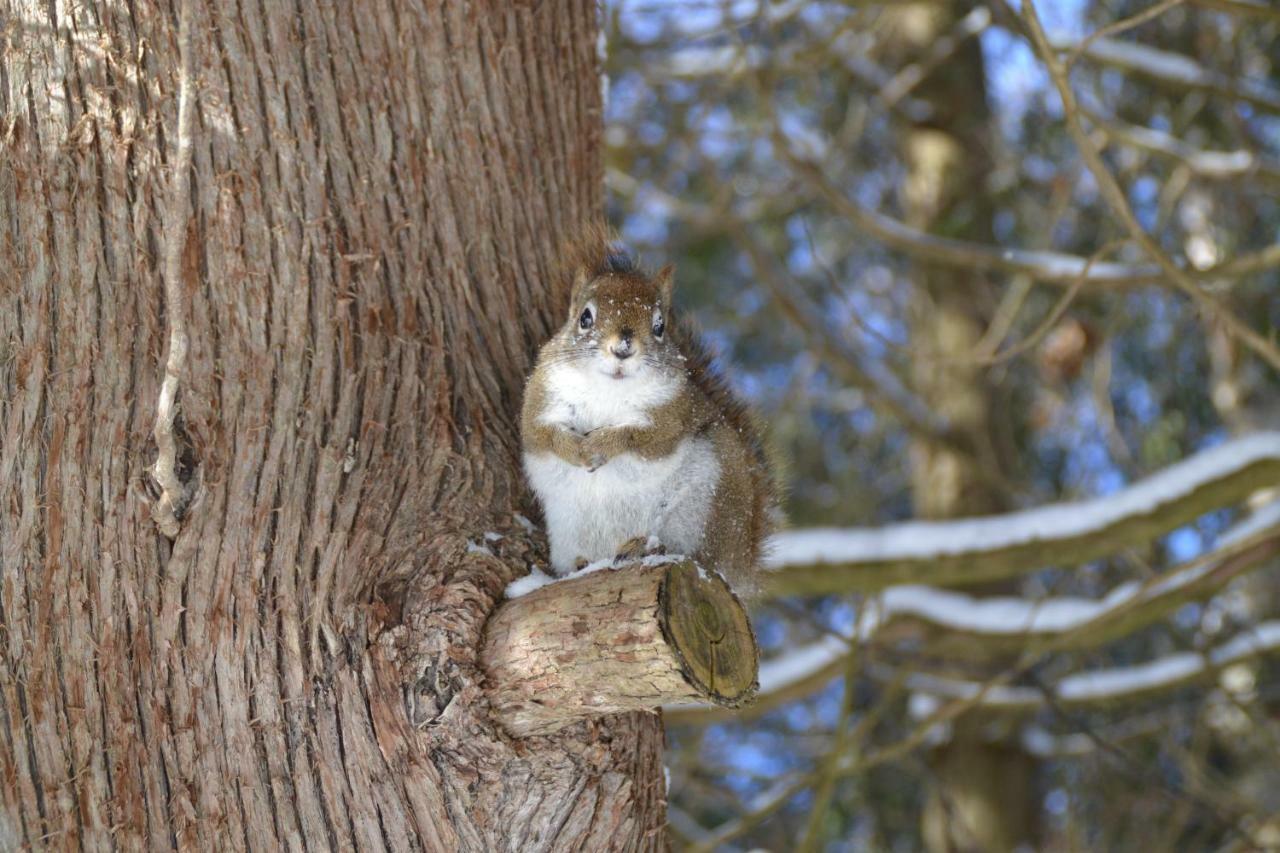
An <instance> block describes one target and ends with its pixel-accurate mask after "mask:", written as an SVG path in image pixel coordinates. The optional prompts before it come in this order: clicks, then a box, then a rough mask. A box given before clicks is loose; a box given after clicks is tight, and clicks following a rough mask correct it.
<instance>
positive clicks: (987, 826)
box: [893, 0, 1036, 851]
mask: <svg viewBox="0 0 1280 853" xmlns="http://www.w3.org/2000/svg"><path fill="white" fill-rule="evenodd" d="M972 8H973V4H972V3H971V2H968V0H948V2H944V3H909V4H899V5H898V6H896V7H895V8H894V10H893V15H894V19H893V25H894V26H895V28H896V32H895V36H896V43H897V46H898V49H900V50H902V51H903V54H904V56H905V57H907V58H908V59H907V61H910V58H911V57H919V56H920V55H921V54H922V53H925V52H927V51H928V50H929V49H930V47H931V46H932V45H933V44H934V43H935V42H936V41H937V40H938V39H940V38H943V37H945V36H947V35H948V34H952V33H954V32H955V31H956V26H957V24H958V23H959V22H960V20H961V19H962V18H963V17H964V16H965V15H966V14H967V13H968V12H969V11H971V9H972ZM915 94H916V96H917V97H918V98H920V99H922V100H923V101H925V102H926V103H928V105H929V107H930V114H931V117H930V120H929V121H928V123H926V124H920V125H914V126H910V127H906V128H904V129H903V130H902V132H901V134H900V135H899V139H900V140H901V145H902V149H903V156H904V158H905V160H906V164H905V165H906V174H905V177H904V182H903V187H902V204H903V208H904V211H905V213H906V220H907V222H908V224H910V225H912V226H914V227H916V228H919V229H920V230H922V231H928V232H934V233H937V232H944V233H946V234H948V235H949V236H952V237H962V238H966V239H971V240H976V241H981V242H983V243H988V244H989V243H992V242H994V240H993V235H992V233H991V227H992V225H991V220H992V210H991V206H990V204H989V202H988V199H989V195H990V194H989V193H988V191H987V181H988V178H989V176H990V174H991V171H992V167H993V164H992V162H991V159H990V158H991V156H992V152H993V151H994V148H993V140H992V137H991V130H990V121H991V117H990V111H989V109H988V107H987V102H986V73H985V69H984V66H983V57H982V48H981V45H980V44H979V42H978V40H977V39H976V38H967V39H965V40H963V41H961V42H960V43H959V44H958V46H957V48H956V52H955V55H954V56H953V57H952V58H951V59H950V61H948V62H946V63H944V64H943V65H942V66H941V69H940V70H936V71H935V72H934V73H932V74H930V75H929V76H928V77H927V78H926V79H925V80H924V81H923V82H922V83H921V84H920V86H919V87H918V88H917V90H916V93H915ZM914 274H915V284H916V287H915V289H914V293H915V294H916V303H915V305H914V306H913V317H912V332H911V334H912V341H913V343H914V348H913V353H914V359H915V361H914V364H913V377H914V379H915V385H916V387H917V388H918V389H919V391H920V394H921V396H922V397H923V398H924V399H925V401H926V402H927V403H928V404H929V406H930V407H931V408H932V409H933V410H934V411H935V412H936V413H937V414H938V415H939V416H941V417H942V418H944V419H946V421H947V422H948V423H949V425H950V427H951V431H952V432H953V433H954V434H955V435H956V436H957V437H958V438H959V441H960V443H961V446H962V447H963V448H964V451H959V450H957V449H956V448H955V447H952V446H947V445H943V444H940V443H936V442H931V441H928V440H926V439H917V440H916V441H915V442H914V444H913V446H912V451H911V456H912V495H913V499H914V502H915V510H916V515H917V517H920V518H926V519H943V518H954V517H958V516H971V515H988V514H993V513H997V512H1001V511H1003V510H1006V509H1007V508H1008V507H1007V502H1008V501H1007V495H1005V494H1004V493H1003V492H1004V490H1003V489H1002V487H1001V477H1000V472H1001V471H1002V470H1003V469H1006V468H1007V467H1008V466H1007V465H1003V464H1001V463H1002V461H1004V460H1003V457H1005V456H1006V455H1007V454H1005V453H1002V452H1001V448H1002V447H1009V446H1011V445H1010V443H1009V442H1008V441H1007V438H1008V436H1009V432H1008V430H1009V422H1008V421H1009V419H1008V418H1007V417H1004V418H1002V416H1001V413H1002V412H1007V411H1009V409H1008V407H1007V406H1003V405H1000V404H999V403H998V402H997V401H996V399H995V389H994V388H993V387H992V386H991V385H990V383H989V382H988V381H987V377H986V375H985V373H984V370H983V368H982V367H981V366H980V365H977V364H975V363H974V355H975V353H977V352H978V344H979V342H980V340H981V338H982V335H983V332H984V330H985V328H986V326H987V323H988V321H989V319H990V316H991V314H992V313H993V309H994V302H995V298H994V295H993V293H992V288H991V286H990V284H989V282H988V281H987V280H986V278H985V277H984V274H983V273H981V272H979V271H974V270H958V269H956V268H954V267H947V266H939V265H934V264H928V263H919V264H917V265H916V266H915V269H914ZM993 473H994V474H995V476H992V475H993ZM988 589H989V590H991V591H997V589H998V588H997V587H990V586H989V587H988ZM953 732H954V734H953V737H952V740H951V742H950V743H947V744H944V745H943V746H941V747H939V748H938V749H937V750H936V751H935V752H934V754H933V755H932V756H931V759H932V764H933V768H934V771H935V773H936V781H935V783H934V785H933V786H932V789H931V790H930V792H929V797H928V802H927V803H926V806H925V813H924V820H923V833H924V839H925V843H926V844H927V845H928V847H929V848H930V849H931V850H935V851H953V850H989V851H1007V850H1013V849H1014V848H1015V847H1016V846H1017V845H1019V844H1022V843H1032V842H1034V840H1035V834H1036V827H1035V815H1036V807H1035V764H1034V761H1033V760H1032V759H1031V757H1030V756H1029V755H1027V754H1026V753H1025V752H1023V751H1022V749H1021V748H1020V746H1019V744H1018V743H1017V741H1016V739H1014V738H1013V737H1012V735H1011V733H1008V732H1006V733H1004V738H1003V739H1001V738H1000V737H999V736H998V735H993V733H992V732H990V731H989V730H986V729H984V728H983V724H982V720H981V719H980V718H979V717H978V716H976V715H968V716H963V717H961V718H959V719H958V720H956V722H955V726H954V729H953Z"/></svg>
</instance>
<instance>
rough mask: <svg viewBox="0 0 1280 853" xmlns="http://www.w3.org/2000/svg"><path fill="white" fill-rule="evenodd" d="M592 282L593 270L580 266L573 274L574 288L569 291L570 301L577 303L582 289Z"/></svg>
mask: <svg viewBox="0 0 1280 853" xmlns="http://www.w3.org/2000/svg"><path fill="white" fill-rule="evenodd" d="M590 282H591V271H590V270H588V269H587V268H586V267H578V269H577V270H576V271H575V272H574V274H573V288H572V289H571V290H570V291H569V301H570V302H571V303H572V304H574V305H577V304H578V297H580V296H581V295H582V289H583V288H585V287H586V286H587V285H588V284H589V283H590Z"/></svg>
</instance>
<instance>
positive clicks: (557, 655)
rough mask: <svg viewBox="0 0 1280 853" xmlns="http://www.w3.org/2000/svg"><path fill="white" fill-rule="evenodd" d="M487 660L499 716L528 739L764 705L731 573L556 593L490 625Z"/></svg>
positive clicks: (649, 572) (583, 582)
mask: <svg viewBox="0 0 1280 853" xmlns="http://www.w3.org/2000/svg"><path fill="white" fill-rule="evenodd" d="M480 660H481V663H482V665H483V666H484V669H485V672H486V674H487V676H488V690H489V699H490V704H491V706H492V708H493V713H494V716H495V717H496V718H497V719H498V720H499V722H501V723H502V725H503V726H504V727H505V728H506V729H507V731H509V732H510V733H511V734H513V735H515V736H517V737H526V736H529V735H539V734H549V733H551V732H554V731H556V730H557V729H560V728H563V727H564V726H567V725H569V724H570V723H573V722H574V721H576V720H579V719H582V718H583V717H593V716H599V715H602V714H616V713H620V712H624V711H638V710H648V709H652V708H656V707H658V706H660V705H665V704H670V703H678V702H689V701H696V702H709V703H713V704H716V705H722V706H725V707H730V708H736V707H739V706H741V705H743V704H746V703H747V702H749V701H750V700H751V699H752V697H754V696H755V692H756V688H757V682H756V672H757V668H758V665H759V654H758V651H757V649H756V643H755V638H754V636H753V635H752V633H751V623H750V622H749V621H748V619H747V613H746V610H745V609H744V608H743V606H742V603H741V602H740V601H739V600H738V598H737V596H735V595H734V594H733V591H732V590H730V589H729V585H728V584H727V583H725V581H724V579H722V578H721V577H720V576H719V575H716V574H714V573H712V572H707V571H705V570H703V569H701V568H700V567H698V566H697V565H696V564H695V563H694V562H693V561H692V560H688V559H684V558H680V559H678V560H672V561H667V562H660V563H653V562H652V561H650V564H648V565H646V564H645V563H644V562H641V563H637V564H630V565H626V566H623V567H621V568H619V569H614V570H609V571H599V572H591V573H588V574H584V575H582V576H580V577H575V578H569V579H567V580H564V581H561V582H559V583H554V584H550V585H548V586H544V587H542V588H541V589H537V590H535V591H533V592H531V593H529V594H528V595H525V596H523V597H521V598H517V599H514V600H511V601H507V602H505V603H504V604H503V605H502V606H501V607H499V608H498V609H497V610H496V611H495V612H494V614H493V616H492V617H490V619H489V624H488V626H487V628H486V630H485V638H484V643H483V645H482V647H481V651H480Z"/></svg>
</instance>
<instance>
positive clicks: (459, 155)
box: [0, 0, 664, 851]
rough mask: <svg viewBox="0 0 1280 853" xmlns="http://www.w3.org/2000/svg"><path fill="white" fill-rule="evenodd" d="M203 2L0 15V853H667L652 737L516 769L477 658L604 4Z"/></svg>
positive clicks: (593, 739)
mask: <svg viewBox="0 0 1280 853" xmlns="http://www.w3.org/2000/svg"><path fill="white" fill-rule="evenodd" d="M184 2H186V3H189V4H190V5H189V6H185V7H180V6H179V5H170V4H163V3H154V2H151V0H132V1H131V2H117V0H88V2H81V3H74V4H73V3H68V2H63V0H51V2H47V3H36V2H17V0H9V1H8V2H7V3H6V4H5V5H4V7H3V12H0V15H2V16H3V27H4V32H5V42H4V44H3V47H2V48H0V50H3V54H2V55H0V106H2V107H3V112H2V114H3V120H4V123H3V125H2V126H0V137H2V138H3V154H2V159H0V223H3V231H2V232H0V268H2V269H3V271H4V272H3V276H2V277H0V559H2V560H3V576H2V582H0V727H2V728H3V737H2V738H0V779H2V780H3V782H2V783H0V797H3V800H2V804H3V805H2V808H0V848H5V849H10V848H12V847H14V846H22V845H28V846H31V847H35V848H46V847H47V848H53V849H76V848H80V849H86V850H100V849H112V848H120V849H126V850H136V849H169V848H182V849H260V850H275V849H291V850H300V849H316V850H324V849H344V850H349V849H361V850H381V849H393V850H415V849H425V850H482V849H484V850H491V849H510V850H521V851H527V850H546V849H556V850H561V849H563V850H570V849H572V850H581V849H652V848H656V847H661V846H662V843H663V842H662V839H661V827H662V824H663V798H664V791H663V776H662V768H661V748H662V733H661V729H660V726H659V724H658V721H657V720H656V719H655V718H654V717H653V716H652V715H644V714H632V715H623V716H617V717H610V718H602V719H599V720H596V721H593V722H585V723H579V724H577V725H575V726H572V727H570V728H569V729H566V730H565V731H564V732H561V733H559V734H558V735H556V736H555V737H552V738H542V739H539V740H538V741H537V742H536V743H534V742H515V741H513V740H512V739H510V738H508V737H507V736H506V735H505V734H504V733H503V732H502V731H500V730H499V729H498V728H497V726H496V725H495V724H494V723H493V722H492V719H491V717H490V715H489V713H488V708H487V705H486V703H485V701H484V696H483V693H482V690H481V687H480V684H481V680H482V678H481V674H480V670H479V668H478V665H477V653H478V648H479V644H480V637H481V629H482V627H483V624H484V620H485V618H486V616H487V614H488V613H489V611H490V610H491V609H492V608H493V606H494V604H495V602H496V601H497V600H498V599H499V598H500V596H501V595H502V590H503V588H504V586H505V584H506V583H508V582H509V581H510V580H512V579H513V578H514V577H516V576H517V575H518V574H519V573H521V572H523V571H524V570H525V568H526V566H527V564H528V562H529V561H530V560H531V559H533V557H534V553H535V545H534V543H533V541H532V538H531V537H532V534H530V533H529V532H527V531H526V529H525V527H524V526H522V525H521V524H519V523H517V522H518V519H516V518H515V516H514V515H513V514H514V513H515V512H517V511H519V510H520V509H521V507H522V506H525V505H526V499H525V495H524V492H523V487H522V485H521V479H520V475H519V467H518V451H519V448H518V438H517V430H516V426H515V424H516V414H517V412H518V411H519V398H520V392H521V387H522V383H523V379H524V375H525V373H526V370H527V369H528V367H529V365H530V359H531V355H532V353H533V352H534V350H535V347H536V345H537V344H538V343H539V342H540V341H541V340H542V339H543V338H544V337H545V336H546V334H547V333H548V330H549V329H550V327H551V325H552V324H553V322H557V321H558V320H559V313H560V312H561V311H562V310H563V305H564V302H565V298H566V290H567V284H566V283H564V282H560V281H558V280H557V279H556V278H555V277H554V276H553V263H554V259H555V252H556V247H557V246H558V245H559V244H560V242H561V241H562V240H564V239H565V238H567V237H569V236H571V235H572V234H573V233H574V232H575V231H576V230H577V228H578V227H580V226H581V224H583V223H585V222H587V221H590V220H592V219H594V218H595V217H596V216H597V215H598V214H599V212H600V210H601V178H602V167H601V161H600V155H599V144H600V136H601V115H600V109H601V107H600V83H599V77H598V70H599V69H598V65H599V63H598V58H597V52H596V51H597V49H596V37H597V21H596V9H595V4H594V3H592V2H588V0H574V2H570V3H542V4H532V3H519V2H517V3H508V2H481V1H480V0H477V1H476V2H461V0H459V2H448V3H440V2H424V3H410V2H404V0H373V2H368V3H366V2H360V3H339V2H332V0H328V2H325V0H321V2H307V1H306V0H303V2H298V3H285V4H274V3H272V4H244V3H239V2H231V0H208V2H194V0H184ZM183 8H185V9H186V13H189V14H190V15H191V18H190V24H191V33H192V38H191V49H192V54H191V57H192V63H191V64H192V67H193V69H194V79H193V80H192V81H191V82H192V84H193V88H192V92H193V96H194V100H193V106H194V112H193V115H192V121H191V137H190V143H191V149H190V150H191V158H190V169H189V170H183V169H175V164H177V163H179V162H180V160H179V159H178V154H177V152H178V151H179V149H180V147H181V139H180V138H179V137H180V134H179V133H178V130H177V124H178V104H177V101H178V98H177V93H178V91H179V87H180V84H181V80H180V77H181V75H180V73H179V72H180V51H179V46H178V38H177V33H178V20H179V16H180V12H181V10H182V9H183ZM184 182H186V183H185V184H184ZM184 192H185V193H189V204H182V205H178V206H177V207H178V210H179V214H178V215H179V216H181V217H182V221H178V222H174V221H172V220H173V214H171V213H169V211H168V208H169V206H170V202H171V201H172V200H173V199H175V198H177V199H180V200H181V199H182V198H183V193H184ZM174 235H176V236H174ZM183 238H185V239H183ZM174 240H179V245H180V247H181V248H182V252H181V254H180V255H178V256H177V261H178V262H177V263H174V264H172V268H173V269H175V270H177V273H176V274H177V275H178V276H180V280H179V282H178V283H179V284H180V288H179V289H178V291H177V293H178V296H179V298H180V300H181V301H180V303H179V305H180V307H181V310H175V308H176V307H178V306H175V305H173V304H171V303H170V304H167V303H166V298H165V290H164V284H165V282H164V278H165V276H164V266H165V264H164V263H163V260H164V258H165V254H166V250H167V249H168V248H170V247H172V246H173V245H174ZM184 314H185V326H186V328H185V332H186V335H187V338H188V341H189V352H188V354H187V356H186V359H185V364H184V366H183V367H182V369H181V374H180V376H179V383H178V388H177V402H178V412H179V415H178V418H177V419H176V427H175V435H176V439H177V442H178V453H177V460H178V467H177V472H176V473H177V474H178V475H179V478H180V480H181V482H182V484H183V488H184V489H185V490H188V491H189V492H190V495H189V497H190V498H191V500H190V501H189V505H186V506H182V507H180V509H181V512H180V513H179V521H180V523H179V525H178V526H177V535H176V537H175V538H172V540H171V539H170V537H169V536H166V535H162V533H161V532H160V530H159V529H158V528H157V525H156V523H154V522H153V521H152V518H151V514H150V503H151V496H150V495H149V493H148V484H149V483H150V478H149V477H148V476H147V472H148V467H149V466H150V465H151V464H152V462H153V461H154V460H155V458H156V455H157V451H156V446H155V443H154V441H153V440H152V433H153V429H154V427H155V425H156V419H157V403H158V400H159V395H160V384H161V380H162V377H163V365H164V360H165V358H166V353H167V341H168V339H169V336H170V334H171V332H172V325H171V323H172V321H173V320H174V319H175V318H178V319H181V318H182V316H183V315H184ZM486 533H492V534H495V536H490V537H489V540H490V542H491V545H490V547H489V548H478V547H473V543H476V542H479V541H481V540H482V538H483V537H484V536H485V534H486ZM497 536H500V537H501V538H500V539H498V538H496V537H497Z"/></svg>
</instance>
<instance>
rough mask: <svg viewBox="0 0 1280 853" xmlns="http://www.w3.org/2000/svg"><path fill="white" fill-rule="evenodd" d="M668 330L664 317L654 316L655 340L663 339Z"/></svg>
mask: <svg viewBox="0 0 1280 853" xmlns="http://www.w3.org/2000/svg"><path fill="white" fill-rule="evenodd" d="M666 330H667V322H666V321H665V320H663V319H662V315H661V314H656V315H654V318H653V336H654V337H655V338H661V337H662V333H663V332H665V331H666Z"/></svg>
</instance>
